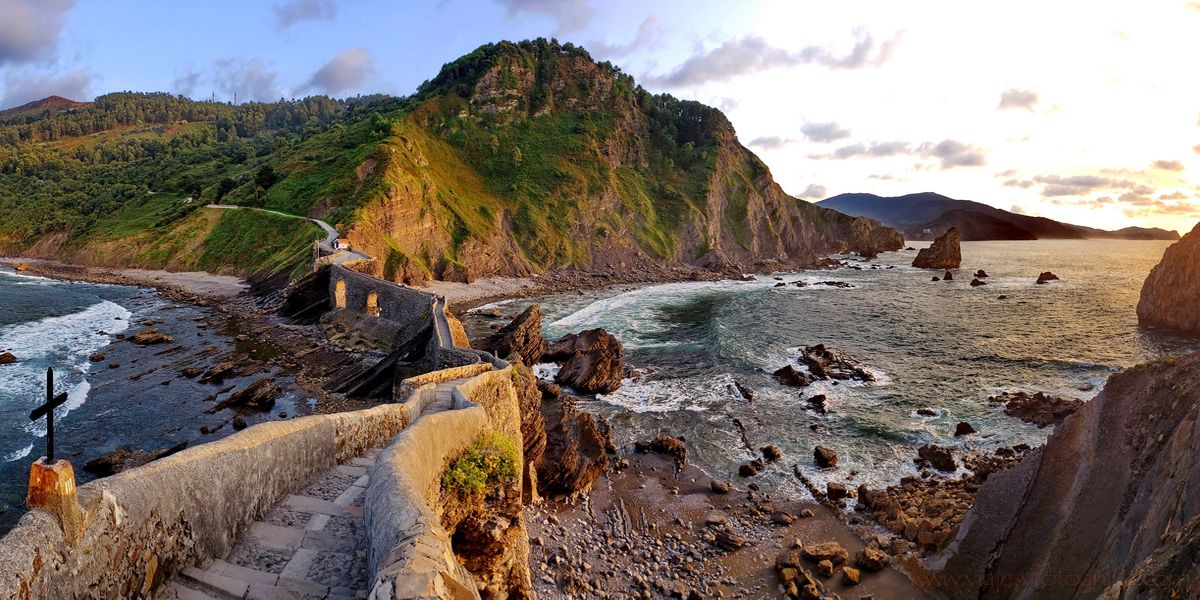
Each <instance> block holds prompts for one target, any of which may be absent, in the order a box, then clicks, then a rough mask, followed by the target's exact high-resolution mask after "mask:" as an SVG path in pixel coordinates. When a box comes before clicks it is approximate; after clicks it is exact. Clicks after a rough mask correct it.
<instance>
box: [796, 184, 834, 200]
mask: <svg viewBox="0 0 1200 600" xmlns="http://www.w3.org/2000/svg"><path fill="white" fill-rule="evenodd" d="M827 193H828V190H826V189H825V186H823V185H820V184H816V183H813V184H809V186H808V187H806V188H804V191H803V192H800V197H801V198H804V199H809V198H825V195H826V194H827Z"/></svg>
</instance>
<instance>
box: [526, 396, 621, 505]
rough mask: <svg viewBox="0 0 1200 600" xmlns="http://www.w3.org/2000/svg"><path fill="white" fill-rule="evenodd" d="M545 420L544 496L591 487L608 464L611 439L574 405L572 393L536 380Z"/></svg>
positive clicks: (541, 488)
mask: <svg viewBox="0 0 1200 600" xmlns="http://www.w3.org/2000/svg"><path fill="white" fill-rule="evenodd" d="M538 388H539V389H540V390H541V391H542V407H541V411H542V416H543V417H544V418H545V423H546V426H545V427H546V440H547V441H546V452H545V458H544V459H543V461H542V464H541V465H540V466H539V468H538V491H539V492H540V493H541V494H542V495H543V496H566V495H571V494H575V493H578V492H586V491H588V490H590V489H591V487H592V482H594V481H595V480H596V478H597V477H599V476H600V475H601V474H603V473H604V471H605V469H606V468H607V465H608V455H607V453H606V449H607V447H608V445H609V444H611V441H610V440H609V438H608V436H607V435H606V433H605V432H606V431H607V430H606V429H604V428H602V427H601V426H600V424H599V423H598V422H597V419H596V417H594V416H592V415H591V414H589V413H586V412H582V411H580V410H578V409H577V408H576V407H575V400H574V398H573V397H572V396H570V395H568V394H564V393H563V392H562V389H561V388H559V387H558V386H556V385H553V384H547V383H545V382H538Z"/></svg>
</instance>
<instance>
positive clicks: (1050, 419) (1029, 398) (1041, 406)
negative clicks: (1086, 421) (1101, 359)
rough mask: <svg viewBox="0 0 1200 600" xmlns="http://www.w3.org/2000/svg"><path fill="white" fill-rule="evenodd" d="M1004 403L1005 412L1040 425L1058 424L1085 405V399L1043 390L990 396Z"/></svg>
mask: <svg viewBox="0 0 1200 600" xmlns="http://www.w3.org/2000/svg"><path fill="white" fill-rule="evenodd" d="M988 402H995V403H998V404H1003V405H1004V414H1007V415H1009V416H1012V417H1016V418H1018V419H1021V420H1022V421H1025V422H1026V423H1033V424H1034V425H1037V426H1038V427H1045V426H1047V425H1058V424H1059V423H1062V422H1063V420H1064V419H1066V418H1067V417H1069V416H1070V415H1071V414H1072V413H1074V412H1075V411H1076V410H1078V409H1079V407H1080V406H1083V400H1080V399H1079V398H1072V397H1070V396H1051V395H1049V394H1045V393H1043V392H1037V393H1035V394H1030V393H1029V392H1004V393H1003V394H1000V395H998V396H992V397H990V398H988Z"/></svg>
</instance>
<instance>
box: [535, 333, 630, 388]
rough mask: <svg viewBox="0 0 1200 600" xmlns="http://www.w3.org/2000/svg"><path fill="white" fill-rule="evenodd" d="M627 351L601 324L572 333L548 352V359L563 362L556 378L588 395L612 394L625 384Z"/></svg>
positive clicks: (545, 357) (552, 346)
mask: <svg viewBox="0 0 1200 600" xmlns="http://www.w3.org/2000/svg"><path fill="white" fill-rule="evenodd" d="M624 355H625V350H624V348H623V347H622V346H621V342H620V340H618V339H617V338H616V336H614V335H612V334H611V333H609V332H607V331H605V330H604V329H603V328H601V327H597V328H596V329H588V330H587V331H582V332H580V333H569V334H567V335H565V336H563V337H562V339H560V340H558V341H557V342H555V343H554V344H553V345H551V346H550V348H549V349H548V350H547V351H546V354H545V356H544V357H543V359H544V360H551V361H555V362H559V363H561V365H562V367H561V368H560V369H559V370H558V375H556V376H555V378H554V380H555V381H556V382H558V383H559V384H562V385H569V386H571V387H572V388H574V389H576V390H578V391H580V392H583V393H585V394H608V393H611V392H614V391H616V390H617V388H619V387H621V377H622V375H623V374H624V372H625V367H624V362H623V360H624Z"/></svg>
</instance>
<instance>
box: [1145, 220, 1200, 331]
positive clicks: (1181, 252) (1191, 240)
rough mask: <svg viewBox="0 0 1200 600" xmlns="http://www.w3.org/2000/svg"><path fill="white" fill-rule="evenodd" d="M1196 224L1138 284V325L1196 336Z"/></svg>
mask: <svg viewBox="0 0 1200 600" xmlns="http://www.w3.org/2000/svg"><path fill="white" fill-rule="evenodd" d="M1197 307H1200V224H1197V225H1196V227H1195V228H1193V229H1192V231H1191V232H1190V233H1188V234H1187V235H1185V236H1183V238H1181V239H1180V240H1179V241H1178V242H1175V243H1174V244H1172V245H1171V246H1170V247H1168V248H1167V250H1166V252H1164V253H1163V257H1162V261H1161V262H1159V263H1158V265H1157V266H1155V267H1154V268H1153V269H1152V270H1151V271H1150V275H1149V276H1147V277H1146V281H1145V282H1144V283H1143V284H1142V293H1141V297H1140V298H1139V299H1138V305H1137V315H1138V322H1139V323H1141V324H1142V325H1152V326H1157V327H1166V328H1168V329H1174V330H1176V331H1180V332H1183V333H1185V334H1189V335H1196V336H1200V309H1197Z"/></svg>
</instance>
